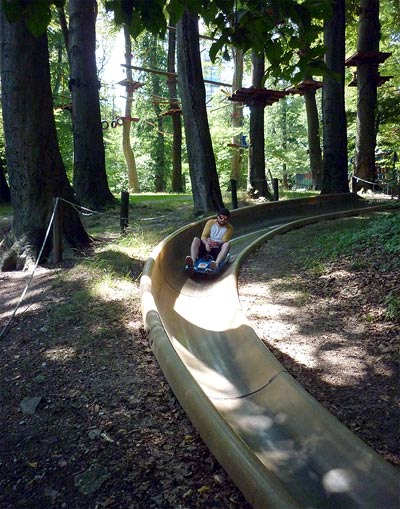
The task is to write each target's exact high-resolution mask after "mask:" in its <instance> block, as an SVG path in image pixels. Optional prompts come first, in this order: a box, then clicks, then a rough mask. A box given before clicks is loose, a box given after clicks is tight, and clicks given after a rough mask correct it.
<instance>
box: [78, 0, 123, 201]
mask: <svg viewBox="0 0 400 509" xmlns="http://www.w3.org/2000/svg"><path fill="white" fill-rule="evenodd" d="M96 7H97V4H96V1H95V0H70V2H69V22H70V26H69V48H68V50H69V58H70V72H71V77H70V81H69V83H70V88H71V94H72V120H73V132H74V177H73V184H74V190H75V193H76V196H77V198H78V200H79V201H80V202H81V203H82V204H83V205H85V206H87V207H92V208H99V207H104V206H106V205H109V204H111V203H113V202H114V201H115V199H114V197H113V195H112V194H111V192H110V190H109V188H108V182H107V174H106V168H105V154H104V143H103V132H102V128H101V116H100V103H99V86H100V83H99V80H98V77H97V69H96V53H95V52H96V28H95V25H96V13H97V9H96Z"/></svg>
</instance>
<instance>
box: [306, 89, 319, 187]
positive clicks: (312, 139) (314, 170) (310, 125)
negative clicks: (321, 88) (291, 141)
mask: <svg viewBox="0 0 400 509" xmlns="http://www.w3.org/2000/svg"><path fill="white" fill-rule="evenodd" d="M315 95H316V92H315V90H305V92H304V103H305V107H306V115H307V136H308V154H309V161H310V170H311V175H312V179H313V184H314V189H315V190H316V191H321V187H322V168H323V166H322V153H321V140H320V134H319V118H318V109H317V103H316V100H315Z"/></svg>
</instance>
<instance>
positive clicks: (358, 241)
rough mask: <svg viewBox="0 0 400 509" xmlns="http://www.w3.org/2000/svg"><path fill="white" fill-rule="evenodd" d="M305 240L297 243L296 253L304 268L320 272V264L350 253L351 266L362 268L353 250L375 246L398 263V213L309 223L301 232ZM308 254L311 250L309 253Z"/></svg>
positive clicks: (398, 264) (399, 238) (399, 233)
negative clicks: (303, 232) (351, 257)
mask: <svg viewBox="0 0 400 509" xmlns="http://www.w3.org/2000/svg"><path fill="white" fill-rule="evenodd" d="M305 235H307V243H306V244H302V245H300V246H299V249H298V252H297V256H299V258H300V259H301V261H302V263H303V266H304V268H307V269H312V270H318V271H320V266H321V265H322V266H323V265H324V264H325V263H328V262H329V261H333V260H335V259H337V258H338V257H340V256H342V255H354V256H355V259H354V262H353V265H354V267H355V268H356V267H357V265H358V266H359V267H360V268H364V267H365V263H366V260H365V258H360V259H358V258H357V253H358V252H361V251H363V250H365V249H368V248H370V247H379V250H380V251H381V253H382V254H385V255H387V256H388V257H390V258H391V259H394V261H396V260H395V258H396V257H397V261H396V263H397V266H400V257H399V256H398V255H400V213H399V212H384V213H379V214H376V215H374V216H372V217H357V218H350V219H345V220H341V221H335V222H334V223H332V222H326V223H319V224H317V225H312V226H310V227H309V228H308V229H307V232H306V233H305ZM310 253H312V254H311V255H310Z"/></svg>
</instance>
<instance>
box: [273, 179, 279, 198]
mask: <svg viewBox="0 0 400 509" xmlns="http://www.w3.org/2000/svg"><path fill="white" fill-rule="evenodd" d="M278 185H279V181H278V179H277V178H273V179H272V189H273V192H274V201H279V187H278Z"/></svg>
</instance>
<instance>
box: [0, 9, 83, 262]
mask: <svg viewBox="0 0 400 509" xmlns="http://www.w3.org/2000/svg"><path fill="white" fill-rule="evenodd" d="M0 17H1V34H0V38H1V41H2V44H1V78H2V79H1V81H2V107H3V121H4V135H5V140H6V159H7V169H8V172H9V178H10V190H11V201H12V206H13V211H14V219H13V228H12V231H11V234H10V236H9V237H8V239H7V245H8V246H11V244H12V243H13V242H14V243H15V244H14V248H13V249H10V251H9V252H8V254H7V261H6V262H7V265H8V266H9V268H11V269H13V268H23V265H24V262H25V261H26V262H31V261H32V260H34V259H36V257H37V255H38V253H39V251H40V249H41V246H42V243H43V240H44V238H45V233H46V230H47V226H48V223H49V219H50V217H51V214H52V207H53V202H52V200H53V198H54V197H57V196H60V197H63V198H65V199H66V200H68V201H73V199H74V198H73V192H72V189H71V187H70V185H69V182H68V179H67V176H66V173H65V168H64V164H63V162H62V159H61V155H60V151H59V147H58V142H57V133H56V127H55V121H54V114H53V104H52V97H51V89H50V69H49V53H48V43H47V36H46V34H45V35H42V36H41V37H38V38H36V37H34V36H33V35H32V34H31V33H30V32H29V30H28V29H27V27H26V25H25V23H24V22H23V21H17V22H15V23H11V24H10V23H8V21H7V20H6V19H5V16H4V12H3V9H1V10H0ZM27 76H29V86H27ZM62 233H63V236H64V239H65V240H66V241H67V242H68V243H69V244H70V245H71V246H73V247H78V246H79V247H81V246H84V245H86V244H88V243H89V242H90V238H89V236H88V235H87V233H86V231H85V230H84V228H83V226H82V223H81V221H80V217H79V215H78V213H77V212H76V211H75V209H74V208H72V207H70V206H65V207H63V216H62ZM49 251H50V246H49V245H47V246H46V247H45V249H44V256H46V255H48V254H49ZM12 252H15V254H16V257H14V255H12V254H11V253H12ZM10 258H13V259H14V262H13V265H11V266H10V264H9V263H8V261H9V260H10ZM3 262H4V260H3Z"/></svg>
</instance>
